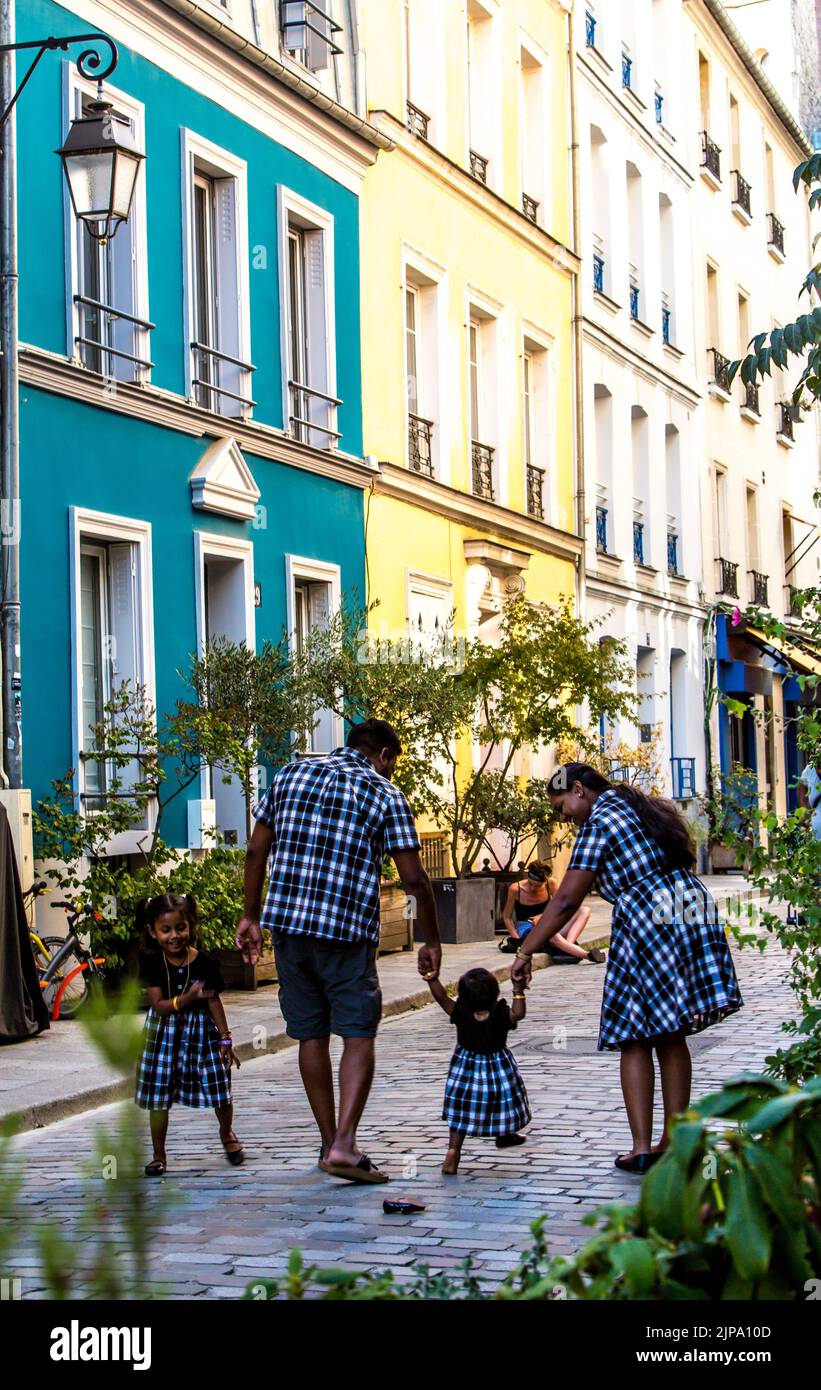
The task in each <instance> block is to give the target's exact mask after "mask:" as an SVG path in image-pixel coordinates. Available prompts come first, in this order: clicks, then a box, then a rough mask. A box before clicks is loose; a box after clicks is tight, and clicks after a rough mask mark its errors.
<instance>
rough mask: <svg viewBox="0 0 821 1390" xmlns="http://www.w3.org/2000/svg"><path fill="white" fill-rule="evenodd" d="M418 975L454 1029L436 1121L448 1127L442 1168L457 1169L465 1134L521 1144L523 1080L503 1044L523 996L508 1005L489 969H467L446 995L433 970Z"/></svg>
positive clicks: (525, 1118)
mask: <svg viewBox="0 0 821 1390" xmlns="http://www.w3.org/2000/svg"><path fill="white" fill-rule="evenodd" d="M422 973H423V974H424V977H425V979H426V980H427V982H428V984H429V986H430V992H431V994H432V995H433V997H434V999H435V1000H436V1002H437V1004H438V1005H439V1006H440V1008H442V1009H444V1011H445V1013H446V1014H448V1015H449V1017H450V1021H451V1023H452V1024H454V1025H455V1027H456V1038H457V1043H456V1050H455V1051H454V1054H453V1057H452V1059H451V1063H450V1070H449V1072H448V1079H447V1082H446V1084H445V1105H444V1110H443V1112H442V1119H443V1120H447V1122H448V1124H449V1126H450V1135H449V1138H448V1151H447V1154H446V1155H445V1161H444V1163H443V1164H442V1172H443V1173H446V1174H448V1175H454V1174H456V1173H457V1172H458V1171H459V1159H460V1157H461V1154H462V1144H463V1142H464V1139H465V1136H466V1135H468V1134H475V1135H486V1136H495V1138H496V1144H497V1146H498V1147H499V1148H500V1149H502V1148H509V1147H511V1146H512V1145H514V1144H524V1142H525V1140H524V1137H523V1136H522V1135H521V1134H517V1132H516V1131H517V1130H519V1129H521V1128H522V1126H523V1125H526V1124H528V1123H529V1121H530V1106H529V1104H528V1099H527V1091H526V1090H525V1084H524V1082H523V1080H522V1078H521V1075H520V1073H519V1068H518V1067H517V1066H516V1061H515V1059H514V1056H513V1053H512V1052H511V1051H510V1049H509V1048H508V1046H507V1035H508V1033H509V1032H511V1030H512V1029H514V1028H515V1027H516V1025H517V1024H518V1023H519V1022H520V1020H521V1019H523V1018H524V1016H525V1012H526V1006H525V996H524V994H523V993H522V992H521V991H520V992H519V993H517V994H514V996H513V1008H512V1009H511V1007H510V1005H509V1004H508V1003H507V1001H506V1000H504V999H500V998H499V981H498V980H497V979H496V977H495V976H494V975H491V973H490V971H489V970H482V969H476V970H468V971H467V972H466V973H465V974H464V975H463V976H462V978H461V979H460V981H459V987H458V993H457V997H456V999H451V998H450V997H449V996H448V993H447V991H446V990H445V988H444V987H443V985H442V982H441V980H440V979H439V974H438V971H437V972H428V973H425V972H424V971H422Z"/></svg>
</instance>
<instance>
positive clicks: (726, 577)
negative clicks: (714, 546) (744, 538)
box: [716, 556, 738, 598]
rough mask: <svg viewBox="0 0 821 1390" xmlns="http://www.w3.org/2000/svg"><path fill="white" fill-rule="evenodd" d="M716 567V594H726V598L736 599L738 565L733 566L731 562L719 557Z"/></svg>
mask: <svg viewBox="0 0 821 1390" xmlns="http://www.w3.org/2000/svg"><path fill="white" fill-rule="evenodd" d="M716 564H717V565H718V586H717V588H718V592H719V593H720V594H726V596H727V598H738V565H734V564H733V562H732V560H724V559H722V557H721V556H719V558H718V559H717V560H716Z"/></svg>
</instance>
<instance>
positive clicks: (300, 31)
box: [282, 0, 308, 52]
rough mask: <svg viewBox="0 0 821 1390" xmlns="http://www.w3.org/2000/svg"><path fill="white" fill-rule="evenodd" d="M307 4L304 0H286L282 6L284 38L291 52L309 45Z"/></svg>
mask: <svg viewBox="0 0 821 1390" xmlns="http://www.w3.org/2000/svg"><path fill="white" fill-rule="evenodd" d="M306 8H307V6H306V5H305V3H304V0H284V3H283V6H282V38H283V43H284V44H285V47H286V48H287V49H288V50H289V52H295V51H296V50H301V49H306V48H307V47H308V29H307V26H306V24H305V20H306V14H305V11H306Z"/></svg>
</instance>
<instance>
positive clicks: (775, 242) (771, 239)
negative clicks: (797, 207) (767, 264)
mask: <svg viewBox="0 0 821 1390" xmlns="http://www.w3.org/2000/svg"><path fill="white" fill-rule="evenodd" d="M767 222H768V229H767V241H768V244H769V245H770V246H774V247H775V249H776V251H780V252H781V255H782V256H783V255H784V224H783V222H779V220H778V218H777V217H776V215H775V213H774V212H768V213H767Z"/></svg>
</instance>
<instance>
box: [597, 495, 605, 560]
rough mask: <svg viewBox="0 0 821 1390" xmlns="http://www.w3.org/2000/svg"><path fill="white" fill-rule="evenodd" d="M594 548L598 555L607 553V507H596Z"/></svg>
mask: <svg viewBox="0 0 821 1390" xmlns="http://www.w3.org/2000/svg"><path fill="white" fill-rule="evenodd" d="M596 550H597V552H598V553H599V555H606V554H607V508H606V507H596Z"/></svg>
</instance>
